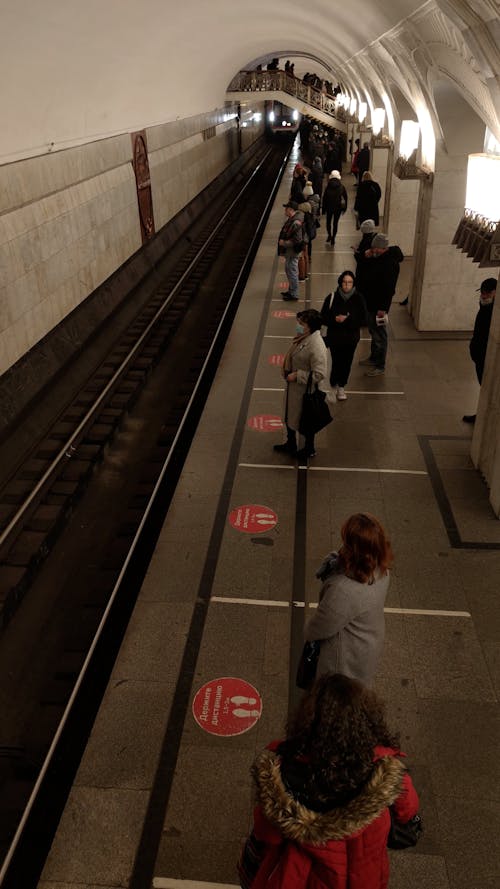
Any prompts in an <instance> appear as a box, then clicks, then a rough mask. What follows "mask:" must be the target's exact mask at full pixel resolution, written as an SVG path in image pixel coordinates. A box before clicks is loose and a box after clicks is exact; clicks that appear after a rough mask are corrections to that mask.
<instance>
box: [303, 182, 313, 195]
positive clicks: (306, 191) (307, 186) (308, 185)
mask: <svg viewBox="0 0 500 889" xmlns="http://www.w3.org/2000/svg"><path fill="white" fill-rule="evenodd" d="M302 194H303V195H304V197H305V198H310V197H311V195H313V194H314V189H313V187H312V182H306V184H305V186H304V189H303V191H302Z"/></svg>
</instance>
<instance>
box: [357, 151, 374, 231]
mask: <svg viewBox="0 0 500 889" xmlns="http://www.w3.org/2000/svg"><path fill="white" fill-rule="evenodd" d="M369 169H370V149H369V148H362V149H361V151H360V152H359V154H358V173H359V178H360V179H361V177H362V175H363V173H366V171H367V170H369ZM370 218H371V217H370V216H369V217H368V219H370Z"/></svg>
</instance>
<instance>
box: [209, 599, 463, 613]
mask: <svg viewBox="0 0 500 889" xmlns="http://www.w3.org/2000/svg"><path fill="white" fill-rule="evenodd" d="M210 601H211V602H218V603H220V604H223V605H263V606H264V607H266V608H289V607H290V605H292V606H293V607H294V608H305V607H306V603H305V602H295V601H294V602H282V601H280V600H279V599H245V598H238V597H234V598H233V597H230V596H212V598H211V599H210ZM317 607H318V603H317V602H309V603H308V608H317ZM384 611H385V613H386V614H409V615H411V614H414V615H425V616H426V617H471V614H470V612H469V611H442V610H441V609H433V608H384Z"/></svg>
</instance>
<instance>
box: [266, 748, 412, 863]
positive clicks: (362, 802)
mask: <svg viewBox="0 0 500 889" xmlns="http://www.w3.org/2000/svg"><path fill="white" fill-rule="evenodd" d="M405 771H406V769H405V766H404V764H403V763H402V762H401V761H400V760H399V759H397V758H396V756H383V757H381V758H380V759H377V760H376V762H375V763H374V766H373V772H372V775H371V777H370V778H369V780H368V781H367V782H366V784H365V785H364V787H363V789H362V791H361V792H360V793H359V794H358V796H356V797H355V798H354V799H352V800H350V801H349V802H348V803H346V804H345V805H343V806H342V807H339V808H335V809H331V810H330V811H328V812H314V811H313V810H311V809H308V808H306V806H304V805H303V804H302V803H299V802H297V800H295V799H294V797H293V796H292V795H291V793H290V792H289V791H288V790H287V789H286V787H285V785H284V783H283V779H282V777H281V768H280V757H279V755H278V754H277V753H275V752H274V751H273V750H264V751H263V752H262V753H261V754H259V756H258V757H257V759H256V760H255V763H254V765H253V767H252V774H253V777H254V780H255V784H256V787H257V801H258V803H259V805H260V807H261V809H262V812H263V814H264V815H265V816H266V818H267V820H268V821H269V822H270V823H271V824H273V825H274V826H275V827H276V828H277V829H278V830H279V831H280V832H281V833H282V834H283V836H284V837H286V839H288V840H292V841H294V842H298V843H309V844H311V845H313V846H319V845H322V844H323V843H326V842H327V841H328V840H342V839H344V838H345V837H348V836H351V835H352V834H354V833H357V832H358V831H360V830H363V829H364V828H365V827H367V826H368V825H369V824H370V823H371V822H372V821H374V820H375V819H376V818H378V817H379V815H380V814H381V813H382V812H383V810H384V809H386V808H387V806H390V805H391V804H392V803H393V802H394V801H395V800H396V799H397V798H398V796H399V795H400V793H401V791H402V782H403V775H404V773H405Z"/></svg>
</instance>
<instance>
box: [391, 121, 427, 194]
mask: <svg viewBox="0 0 500 889" xmlns="http://www.w3.org/2000/svg"><path fill="white" fill-rule="evenodd" d="M419 139H420V124H419V123H418V121H416V120H403V121H402V123H401V136H400V140H399V156H398V157H397V159H396V162H395V164H394V174H395V175H396V176H397V177H398V179H432V175H433V174H432V173H431V171H430V170H426V169H425V168H424V167H420V166H419V165H418V164H417V149H418V142H419Z"/></svg>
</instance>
